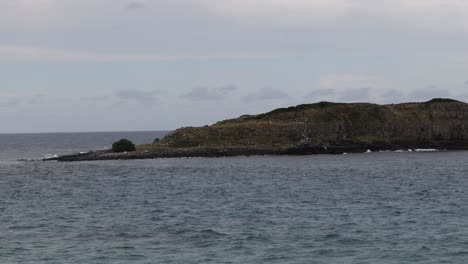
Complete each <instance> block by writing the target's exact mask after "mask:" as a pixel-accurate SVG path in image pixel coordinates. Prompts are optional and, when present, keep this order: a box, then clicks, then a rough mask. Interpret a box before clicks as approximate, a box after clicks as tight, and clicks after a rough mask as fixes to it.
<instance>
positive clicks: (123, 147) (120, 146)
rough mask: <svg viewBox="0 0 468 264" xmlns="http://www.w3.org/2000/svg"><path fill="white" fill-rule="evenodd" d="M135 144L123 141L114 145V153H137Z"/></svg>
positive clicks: (126, 140)
mask: <svg viewBox="0 0 468 264" xmlns="http://www.w3.org/2000/svg"><path fill="white" fill-rule="evenodd" d="M135 149H136V148H135V144H133V142H131V141H130V140H128V139H121V140H119V141H117V142H115V143H114V144H112V151H113V152H125V151H135Z"/></svg>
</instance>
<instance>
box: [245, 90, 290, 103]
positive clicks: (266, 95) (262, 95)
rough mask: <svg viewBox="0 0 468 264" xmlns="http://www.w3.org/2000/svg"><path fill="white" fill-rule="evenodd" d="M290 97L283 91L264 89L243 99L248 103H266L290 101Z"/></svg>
mask: <svg viewBox="0 0 468 264" xmlns="http://www.w3.org/2000/svg"><path fill="white" fill-rule="evenodd" d="M288 98H289V95H288V94H287V93H285V92H283V91H280V90H275V89H273V88H270V87H266V88H262V89H260V90H258V91H256V92H253V93H250V94H248V95H247V96H245V97H244V98H243V100H244V101H246V102H255V101H266V100H279V99H288Z"/></svg>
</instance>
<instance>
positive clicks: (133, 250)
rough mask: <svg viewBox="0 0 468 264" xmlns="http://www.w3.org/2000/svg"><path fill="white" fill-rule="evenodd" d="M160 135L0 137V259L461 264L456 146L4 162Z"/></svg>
mask: <svg viewBox="0 0 468 264" xmlns="http://www.w3.org/2000/svg"><path fill="white" fill-rule="evenodd" d="M162 134H164V133H163V132H145V133H141V132H140V133H127V134H125V135H123V134H114V133H107V134H105V135H104V134H102V133H98V134H94V133H91V134H42V135H0V147H1V153H0V160H1V161H0V263H44V264H45V263H324V264H325V263H327V264H328V263H372V264H374V263H468V194H467V190H468V189H467V188H468V166H467V165H468V152H437V153H371V154H353V155H339V156H327V155H319V156H305V157H288V156H283V157H270V156H266V157H248V158H247V157H235V158H192V159H161V160H143V161H97V162H81V163H56V162H50V163H44V162H17V161H15V159H17V158H36V157H41V156H44V155H50V154H52V155H53V154H63V153H70V152H79V151H87V150H90V149H93V147H94V146H100V148H101V147H102V148H106V147H109V146H110V144H111V143H112V142H113V141H115V140H117V139H120V138H122V137H127V138H130V139H131V140H134V141H135V142H138V143H148V142H151V141H152V139H153V138H155V137H160V136H161V135H162Z"/></svg>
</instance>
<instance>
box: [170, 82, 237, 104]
mask: <svg viewBox="0 0 468 264" xmlns="http://www.w3.org/2000/svg"><path fill="white" fill-rule="evenodd" d="M235 90H237V87H236V86H234V85H228V86H223V87H216V88H208V87H204V86H202V87H195V88H193V89H192V90H191V91H189V92H188V93H186V94H183V95H181V96H179V97H180V98H183V99H187V100H192V101H204V100H221V99H224V98H225V97H226V96H227V95H228V94H230V93H231V92H233V91H235Z"/></svg>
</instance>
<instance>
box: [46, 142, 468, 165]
mask: <svg viewBox="0 0 468 264" xmlns="http://www.w3.org/2000/svg"><path fill="white" fill-rule="evenodd" d="M424 150H434V151H442V150H448V151H456V150H468V143H467V142H424V143H422V142H421V143H414V144H408V143H407V144H389V143H376V144H342V145H308V146H301V147H293V148H286V149H278V148H277V149H275V148H269V147H265V148H261V147H241V146H239V147H191V148H171V147H157V148H153V149H149V150H137V151H132V152H121V153H115V152H112V151H111V150H101V151H90V152H87V153H79V154H71V155H63V156H57V157H53V158H47V159H43V160H42V161H59V162H76V161H100V160H143V159H164V158H193V157H205V158H216V157H235V156H264V155H276V156H281V155H290V156H303V155H319V154H328V155H341V154H348V153H366V152H385V151H416V152H424Z"/></svg>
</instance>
